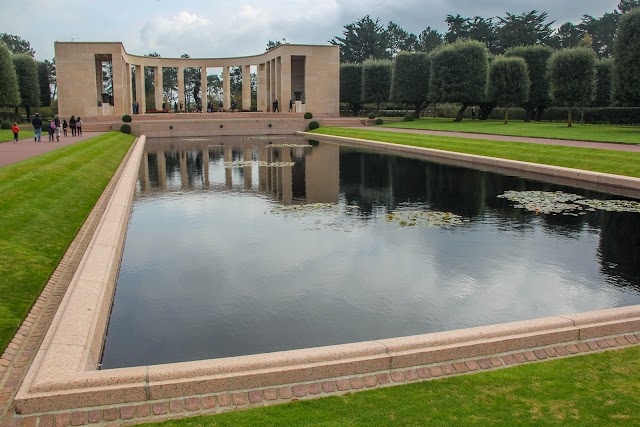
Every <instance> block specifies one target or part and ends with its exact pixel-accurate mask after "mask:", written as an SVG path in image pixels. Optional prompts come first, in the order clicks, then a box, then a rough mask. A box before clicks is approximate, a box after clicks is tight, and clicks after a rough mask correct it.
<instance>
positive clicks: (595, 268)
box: [102, 138, 640, 368]
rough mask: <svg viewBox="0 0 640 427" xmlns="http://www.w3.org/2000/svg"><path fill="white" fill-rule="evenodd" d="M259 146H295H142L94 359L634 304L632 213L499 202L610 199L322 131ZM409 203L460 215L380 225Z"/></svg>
mask: <svg viewBox="0 0 640 427" xmlns="http://www.w3.org/2000/svg"><path fill="white" fill-rule="evenodd" d="M269 141H271V142H272V144H271V145H273V144H280V145H282V144H296V145H307V144H308V141H306V140H301V139H292V138H286V139H282V138H276V139H272V140H266V139H210V140H206V139H203V138H194V139H191V140H175V139H174V140H149V141H148V142H147V148H146V152H145V155H144V158H143V163H142V167H141V173H140V178H139V182H138V189H137V196H136V200H135V202H134V206H133V212H132V215H131V220H130V226H129V231H128V234H127V240H126V245H125V250H124V256H123V260H122V266H121V270H120V276H119V279H118V283H117V289H116V294H115V301H114V304H113V312H112V315H111V320H110V323H109V328H108V334H107V338H106V343H105V350H104V355H103V359H102V367H103V368H115V367H123V366H138V365H147V364H159V363H168V362H178V361H189V360H198V359H209V358H219V357H227V356H236V355H246V354H256V353H264V352H273V351H279V350H289V349H298V348H306V347H316V346H324V345H331V344H341V343H348V342H357V341H365V340H374V339H382V338H389V337H399V336H407V335H415V334H423V333H429V332H435V331H443V330H450V329H457V328H464V327H473V326H480V325H488V324H494V323H501V322H509V321H516V320H524V319H532V318H538V317H544V316H553V315H560V314H564V313H573V312H580V311H586V310H595V309H602V308H610V307H619V306H625V305H632V304H639V303H640V214H639V213H629V212H608V211H603V210H596V211H594V212H591V211H589V212H587V213H586V214H585V215H578V216H572V215H561V214H559V215H551V214H542V213H536V212H531V211H527V210H524V209H521V208H515V207H513V205H514V204H515V203H514V202H511V201H509V200H506V199H503V198H498V197H497V196H498V195H501V194H503V193H504V192H505V191H508V190H517V191H523V190H542V191H556V190H563V191H565V192H570V193H574V194H579V195H583V196H585V197H588V198H593V199H620V197H615V196H612V195H605V194H601V193H595V192H590V191H585V190H580V189H575V188H566V187H559V186H557V185H552V184H546V183H541V182H535V181H528V180H524V179H521V178H518V177H513V176H505V175H500V174H495V173H487V172H481V171H477V170H473V169H465V168H460V167H453V166H446V165H442V164H437V163H430V162H426V161H423V160H418V159H412V158H405V157H397V156H393V155H386V154H380V153H376V152H371V151H365V150H359V149H354V148H348V147H340V146H337V145H333V144H328V143H320V144H319V145H317V146H309V147H306V148H305V147H280V148H273V147H268V145H269ZM225 161H226V162H236V163H235V164H233V167H231V168H225ZM245 161H250V162H251V163H240V162H245ZM260 161H262V162H268V163H274V162H285V164H287V165H288V166H284V167H266V166H260V163H258V162H260ZM292 163H294V164H293V165H290V164H292ZM263 164H264V163H263ZM281 166H282V164H281ZM310 204H317V205H313V206H311V207H309V205H310ZM293 207H295V209H294V208H293ZM408 211H416V212H434V211H439V212H443V213H446V214H447V215H454V214H455V215H459V216H460V217H461V218H462V219H463V222H462V224H449V223H447V222H445V223H444V224H439V225H437V226H433V227H426V226H421V225H418V226H403V224H401V223H400V222H398V221H396V220H395V218H394V219H393V220H389V218H390V217H389V214H390V213H396V214H397V213H398V212H408ZM392 215H393V214H392Z"/></svg>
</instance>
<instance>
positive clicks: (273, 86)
mask: <svg viewBox="0 0 640 427" xmlns="http://www.w3.org/2000/svg"><path fill="white" fill-rule="evenodd" d="M269 62H270V64H269V65H270V69H271V72H270V73H269V86H270V89H271V90H270V91H269V106H270V107H272V109H273V101H275V100H276V99H277V98H276V96H277V95H276V73H277V70H276V60H275V59H272V60H271V61H269ZM278 102H279V101H278ZM272 112H273V111H272Z"/></svg>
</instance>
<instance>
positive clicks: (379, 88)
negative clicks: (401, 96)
mask: <svg viewBox="0 0 640 427" xmlns="http://www.w3.org/2000/svg"><path fill="white" fill-rule="evenodd" d="M392 77H393V63H392V62H391V61H389V60H384V59H382V60H375V59H368V60H366V61H364V63H363V64H362V100H363V101H364V102H375V103H376V104H377V106H378V114H380V103H381V102H386V101H388V100H389V94H390V91H391V80H392Z"/></svg>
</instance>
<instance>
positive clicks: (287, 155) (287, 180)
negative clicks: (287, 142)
mask: <svg viewBox="0 0 640 427" xmlns="http://www.w3.org/2000/svg"><path fill="white" fill-rule="evenodd" d="M280 155H281V159H280V161H281V162H290V161H291V148H282V149H281V150H280ZM276 169H278V170H279V171H280V185H281V188H282V201H283V203H284V204H286V205H290V204H291V201H292V200H293V167H291V166H287V167H284V168H276Z"/></svg>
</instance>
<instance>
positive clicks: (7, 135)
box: [0, 125, 33, 142]
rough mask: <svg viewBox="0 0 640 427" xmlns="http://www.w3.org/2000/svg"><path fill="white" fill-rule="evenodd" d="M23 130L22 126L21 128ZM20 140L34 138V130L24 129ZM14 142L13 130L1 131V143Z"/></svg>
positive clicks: (19, 136) (19, 135) (21, 131)
mask: <svg viewBox="0 0 640 427" xmlns="http://www.w3.org/2000/svg"><path fill="white" fill-rule="evenodd" d="M18 126H20V125H18ZM20 129H22V126H20ZM18 138H19V140H22V139H26V138H33V130H27V129H22V130H20V133H19V134H18ZM6 141H13V132H12V131H11V129H0V142H6Z"/></svg>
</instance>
